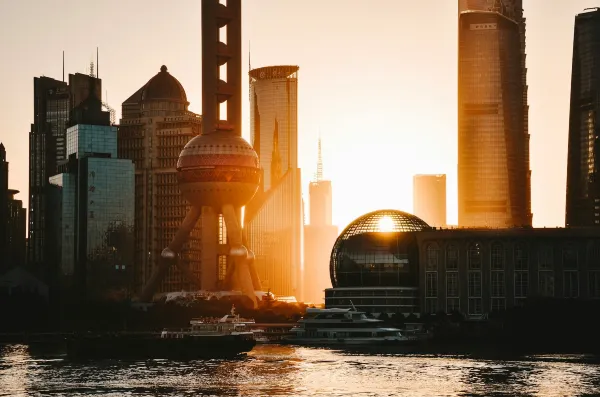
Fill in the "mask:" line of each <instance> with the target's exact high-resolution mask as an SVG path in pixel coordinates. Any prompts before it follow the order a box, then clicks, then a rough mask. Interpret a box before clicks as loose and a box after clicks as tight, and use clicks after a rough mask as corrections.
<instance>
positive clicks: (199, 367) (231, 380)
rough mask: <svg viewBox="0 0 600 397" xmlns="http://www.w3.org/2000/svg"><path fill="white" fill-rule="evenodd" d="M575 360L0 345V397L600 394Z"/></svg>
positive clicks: (592, 372) (270, 348) (597, 370)
mask: <svg viewBox="0 0 600 397" xmlns="http://www.w3.org/2000/svg"><path fill="white" fill-rule="evenodd" d="M582 359H583V357H581V356H547V357H535V356H534V357H528V358H526V359H524V360H519V361H498V360H476V359H469V358H462V357H457V356H456V357H450V356H432V355H429V356H425V355H366V354H351V353H345V352H339V351H332V350H326V349H309V348H296V347H288V346H277V345H266V346H258V347H256V348H255V349H254V351H252V352H251V353H250V354H249V355H248V357H246V358H244V359H240V360H234V361H222V360H212V361H190V362H174V361H168V360H148V361H137V362H134V361H132V362H118V361H111V360H106V361H98V362H88V363H75V362H70V361H68V360H66V359H65V357H64V354H62V353H60V352H53V353H50V352H48V351H43V352H37V351H35V350H32V349H30V348H28V347H26V346H18V345H15V346H5V347H0V385H1V387H0V396H35V395H69V396H87V395H92V394H93V395H102V396H124V395H125V396H138V395H139V396H141V395H156V396H159V395H160V396H191V395H194V396H197V395H200V396H266V395H268V396H403V395H405V396H489V395H492V394H493V395H496V396H576V395H586V394H587V395H591V394H596V393H600V365H598V364H592V363H586V362H585V361H584V360H582Z"/></svg>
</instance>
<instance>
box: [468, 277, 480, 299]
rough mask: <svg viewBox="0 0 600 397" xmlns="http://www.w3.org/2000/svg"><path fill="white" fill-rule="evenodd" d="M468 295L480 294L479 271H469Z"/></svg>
mask: <svg viewBox="0 0 600 397" xmlns="http://www.w3.org/2000/svg"><path fill="white" fill-rule="evenodd" d="M469 296H481V273H480V272H470V273H469Z"/></svg>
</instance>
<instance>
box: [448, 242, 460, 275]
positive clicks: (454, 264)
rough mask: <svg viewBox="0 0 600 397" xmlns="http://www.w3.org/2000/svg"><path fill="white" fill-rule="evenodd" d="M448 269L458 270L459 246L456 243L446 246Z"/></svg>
mask: <svg viewBox="0 0 600 397" xmlns="http://www.w3.org/2000/svg"><path fill="white" fill-rule="evenodd" d="M446 270H458V248H456V245H454V244H449V245H448V247H447V248H446Z"/></svg>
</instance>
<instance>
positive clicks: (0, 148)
mask: <svg viewBox="0 0 600 397" xmlns="http://www.w3.org/2000/svg"><path fill="white" fill-rule="evenodd" d="M0 161H6V149H5V148H4V144H3V143H2V142H0Z"/></svg>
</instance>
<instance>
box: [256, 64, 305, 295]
mask: <svg viewBox="0 0 600 397" xmlns="http://www.w3.org/2000/svg"><path fill="white" fill-rule="evenodd" d="M298 69H299V68H298V66H270V67H263V68H258V69H253V70H251V71H250V73H249V74H250V135H251V143H252V146H253V147H254V150H255V151H256V153H257V154H258V157H259V162H260V166H261V171H262V173H263V177H262V179H261V186H260V187H259V189H258V192H257V194H256V196H254V198H253V199H252V201H251V202H250V203H249V204H248V205H247V206H246V211H245V213H244V219H245V221H244V223H245V226H244V228H245V236H246V240H247V246H248V248H249V249H250V250H252V251H253V252H254V255H255V267H256V270H257V272H258V275H259V278H260V279H261V281H262V287H263V288H264V289H270V290H271V292H273V293H275V294H276V295H283V296H290V295H297V294H298V293H299V288H300V284H301V282H300V279H299V276H298V275H299V274H300V269H301V264H300V263H301V254H302V253H301V249H302V244H301V243H302V241H301V240H302V227H303V223H302V185H301V173H300V169H299V168H298V78H297V77H298V76H297V73H298Z"/></svg>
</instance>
